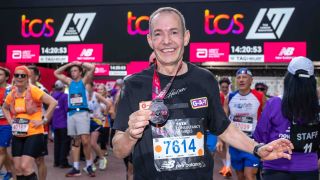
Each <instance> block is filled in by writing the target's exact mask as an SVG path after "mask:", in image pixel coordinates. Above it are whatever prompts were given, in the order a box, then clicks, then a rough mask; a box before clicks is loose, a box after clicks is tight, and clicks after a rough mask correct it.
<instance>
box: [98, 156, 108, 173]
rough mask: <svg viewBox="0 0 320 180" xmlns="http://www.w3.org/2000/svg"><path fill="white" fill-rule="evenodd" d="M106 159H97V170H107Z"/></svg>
mask: <svg viewBox="0 0 320 180" xmlns="http://www.w3.org/2000/svg"><path fill="white" fill-rule="evenodd" d="M107 163H108V161H107V158H105V157H103V158H102V159H99V169H100V170H105V169H106V168H107Z"/></svg>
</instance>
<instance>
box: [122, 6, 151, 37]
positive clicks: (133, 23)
mask: <svg viewBox="0 0 320 180" xmlns="http://www.w3.org/2000/svg"><path fill="white" fill-rule="evenodd" d="M148 23H149V16H140V17H136V16H134V15H133V13H132V12H131V11H129V12H128V21H127V31H128V34H130V35H137V34H139V35H146V34H148V33H149V29H148V26H149V24H148ZM142 25H144V27H146V28H145V29H143V27H142Z"/></svg>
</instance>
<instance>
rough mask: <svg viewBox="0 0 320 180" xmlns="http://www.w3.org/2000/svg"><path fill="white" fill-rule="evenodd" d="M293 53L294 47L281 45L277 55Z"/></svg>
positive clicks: (290, 54)
mask: <svg viewBox="0 0 320 180" xmlns="http://www.w3.org/2000/svg"><path fill="white" fill-rule="evenodd" d="M293 53H294V47H283V48H282V49H281V51H280V53H279V56H292V55H293Z"/></svg>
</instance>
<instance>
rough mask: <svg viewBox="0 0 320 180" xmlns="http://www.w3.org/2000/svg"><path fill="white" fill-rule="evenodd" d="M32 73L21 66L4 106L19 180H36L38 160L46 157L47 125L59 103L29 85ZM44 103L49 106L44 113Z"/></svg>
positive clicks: (15, 73)
mask: <svg viewBox="0 0 320 180" xmlns="http://www.w3.org/2000/svg"><path fill="white" fill-rule="evenodd" d="M29 78H30V70H29V69H28V68H27V67H26V66H18V67H16V68H15V71H14V79H13V82H14V86H13V87H12V91H11V92H10V93H9V95H8V96H7V98H6V100H5V103H4V104H3V108H2V110H3V113H4V115H5V117H6V119H7V120H8V122H9V123H10V124H11V125H12V133H13V135H14V136H13V139H12V156H13V162H14V166H15V169H16V170H17V179H18V180H20V179H21V180H22V179H29V180H34V179H37V175H36V173H35V170H34V168H33V164H34V163H35V159H36V158H39V157H41V156H44V154H45V144H44V135H43V133H44V128H43V126H44V124H46V123H47V122H48V120H49V119H50V118H51V116H52V112H53V110H54V108H55V106H56V105H57V102H56V101H55V100H54V99H53V98H52V97H51V96H49V95H48V94H47V93H45V92H44V91H42V90H40V89H39V88H38V87H36V86H33V85H32V84H30V83H29ZM42 103H45V104H46V105H48V109H47V111H46V113H45V114H44V115H43V114H42Z"/></svg>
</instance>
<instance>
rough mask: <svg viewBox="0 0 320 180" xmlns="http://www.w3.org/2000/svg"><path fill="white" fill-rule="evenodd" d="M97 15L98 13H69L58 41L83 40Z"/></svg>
mask: <svg viewBox="0 0 320 180" xmlns="http://www.w3.org/2000/svg"><path fill="white" fill-rule="evenodd" d="M95 16H96V13H68V14H67V16H66V18H65V20H64V22H63V24H62V26H61V29H60V31H59V33H58V35H57V38H56V42H71V41H75V42H76V41H83V40H84V39H85V37H86V35H87V33H88V31H89V28H90V26H91V24H92V22H93V20H94V17H95Z"/></svg>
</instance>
